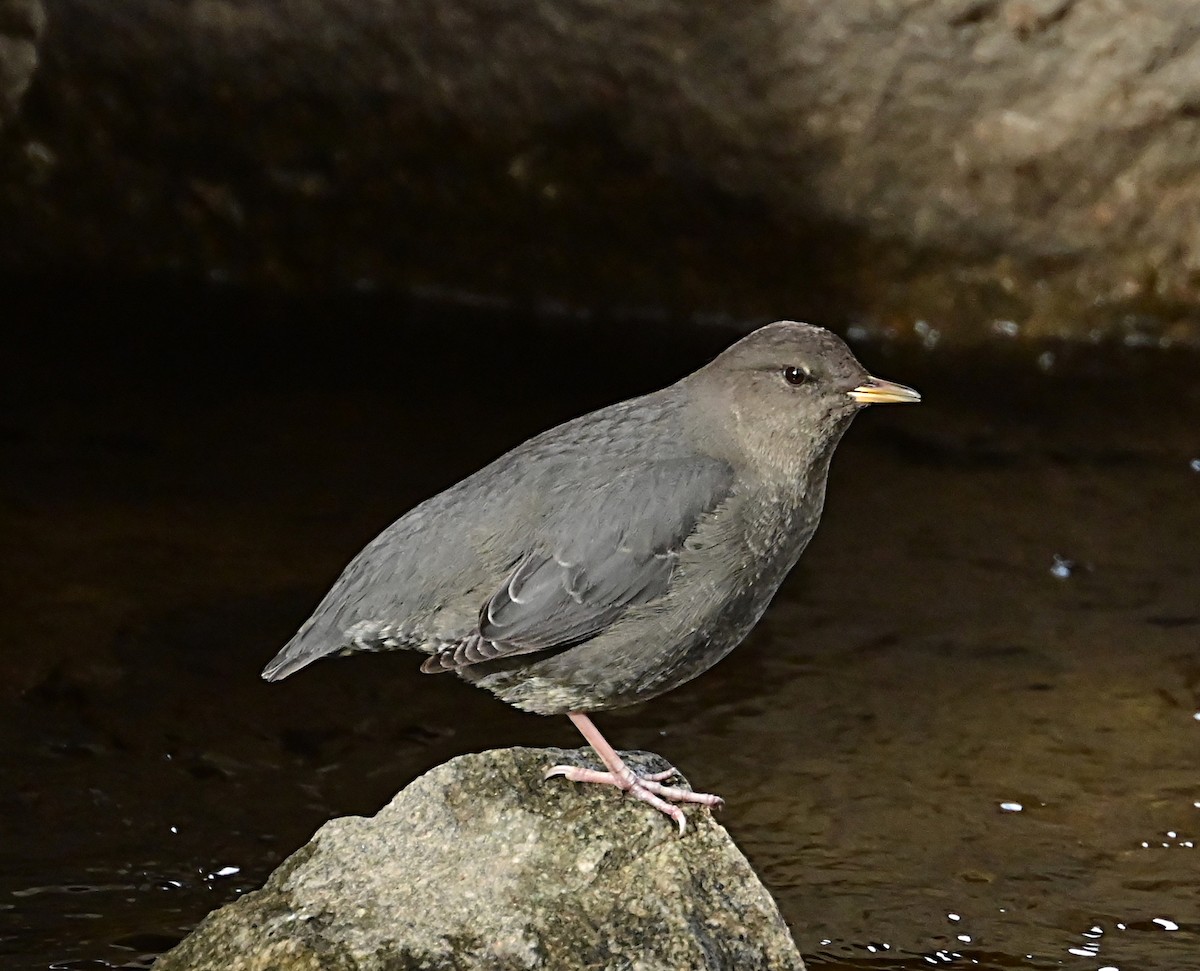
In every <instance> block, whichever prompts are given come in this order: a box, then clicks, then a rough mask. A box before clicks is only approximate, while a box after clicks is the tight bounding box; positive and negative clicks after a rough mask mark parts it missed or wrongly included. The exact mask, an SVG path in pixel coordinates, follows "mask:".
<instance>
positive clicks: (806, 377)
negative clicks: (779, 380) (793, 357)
mask: <svg viewBox="0 0 1200 971" xmlns="http://www.w3.org/2000/svg"><path fill="white" fill-rule="evenodd" d="M783 380H784V381H786V382H787V383H788V384H804V383H805V382H808V381H811V380H812V372H811V371H809V370H808V368H802V367H795V366H794V365H791V366H788V367H785V368H784V369H783Z"/></svg>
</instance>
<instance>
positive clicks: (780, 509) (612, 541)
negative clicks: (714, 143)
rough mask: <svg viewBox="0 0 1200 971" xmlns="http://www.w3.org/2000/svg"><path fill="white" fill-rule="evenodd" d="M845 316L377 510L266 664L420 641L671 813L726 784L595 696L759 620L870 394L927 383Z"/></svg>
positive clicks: (288, 666) (738, 353) (720, 646)
mask: <svg viewBox="0 0 1200 971" xmlns="http://www.w3.org/2000/svg"><path fill="white" fill-rule="evenodd" d="M920 400H921V398H920V395H919V394H917V392H915V391H913V390H911V389H910V388H906V387H904V386H902V385H898V384H893V383H891V382H888V381H882V380H880V379H878V378H874V377H871V375H869V374H868V373H867V372H866V370H865V369H864V368H863V367H862V365H861V364H859V363H858V361H857V360H855V358H854V355H853V354H851V353H850V349H849V348H848V347H846V345H845V344H844V343H843V342H842V341H841V340H840V339H839V338H838V337H836V336H835V335H833V334H831V333H830V332H829V331H826V330H823V329H822V328H820V327H814V326H811V325H809V324H801V323H794V322H791V321H780V322H777V323H774V324H769V325H768V326H766V327H763V328H761V329H759V330H756V331H754V332H753V333H752V334H750V335H749V336H747V337H745V338H743V339H742V340H740V341H738V342H737V343H736V344H734V345H733V346H732V347H730V348H728V349H727V350H725V351H724V352H723V353H722V354H721V355H720V356H718V357H717V358H716V359H715V360H714V361H712V362H711V363H710V364H708V365H707V366H705V367H703V368H701V369H700V370H698V371H696V372H695V373H693V374H689V375H688V376H687V377H685V378H683V379H682V380H680V381H677V382H676V383H675V384H672V385H671V386H670V387H667V388H663V389H662V390H661V391H655V392H653V393H652V394H648V395H644V396H642V397H640V398H633V399H631V400H629V401H622V402H620V403H618V404H614V405H609V406H608V407H606V408H601V409H600V410H599V411H594V412H592V413H591V414H588V415H584V416H583V417H581V418H576V419H574V420H573V421H569V422H566V423H565V424H563V425H559V426H558V427H557V428H552V429H550V430H549V431H547V432H543V433H542V434H540V435H537V436H535V437H534V438H531V439H529V441H527V442H525V443H524V444H522V445H518V446H517V447H516V448H514V449H513V450H512V451H510V452H508V453H507V454H505V455H502V456H500V458H498V459H496V460H495V461H494V462H492V463H491V464H490V465H488V466H485V467H484V468H482V469H480V470H479V471H478V472H476V473H475V474H474V475H471V476H468V477H467V478H466V479H463V480H462V481H461V482H459V483H458V484H457V485H454V486H451V487H450V488H449V489H447V490H446V491H445V492H442V493H440V494H439V495H436V496H434V497H433V498H432V499H428V500H426V501H425V502H423V503H421V504H420V505H418V506H417V507H416V508H414V509H412V510H411V511H410V512H408V513H407V514H406V515H404V516H402V517H401V518H400V519H398V520H397V521H396V522H394V523H393V524H392V525H391V526H389V527H388V528H387V529H385V530H384V531H383V532H382V533H380V535H379V536H378V537H376V538H375V539H374V540H373V541H372V542H371V543H370V544H368V545H367V547H366V548H365V549H364V550H363V551H362V552H361V553H359V554H358V556H356V557H355V558H354V559H353V560H352V561H351V562H350V565H349V566H347V567H346V569H345V570H344V571H343V573H342V575H341V576H340V577H339V578H338V580H337V582H336V583H335V584H334V585H333V589H331V590H330V591H329V593H328V594H327V595H326V596H325V599H324V600H322V601H321V603H320V605H319V606H318V607H317V609H316V611H315V612H314V613H313V615H312V616H311V617H310V618H309V619H308V620H307V621H306V622H305V623H304V626H303V627H301V628H300V630H299V632H298V633H297V634H296V636H295V637H293V638H292V639H291V640H290V641H289V642H288V643H287V645H286V646H285V647H284V648H283V650H281V651H280V652H279V654H278V655H276V657H275V658H274V659H273V660H272V661H271V663H270V664H268V665H267V667H266V669H265V670H264V671H263V677H264V678H266V679H267V680H268V681H278V680H279V679H281V678H286V677H287V676H288V675H289V674H292V673H293V672H295V671H298V670H299V669H300V668H302V667H305V666H306V665H308V664H310V663H312V662H313V661H315V660H317V659H318V658H323V657H327V656H331V655H338V654H351V653H356V652H359V651H392V650H414V651H420V652H422V653H424V654H427V655H428V658H427V659H426V660H425V662H424V663H423V664H422V665H421V670H422V671H424V672H426V673H429V674H437V673H441V672H445V671H453V672H454V673H455V674H457V675H458V676H459V677H461V678H463V679H464V680H466V681H470V682H472V683H474V684H477V685H479V686H480V687H481V688H486V689H487V690H488V691H491V692H492V693H493V694H495V695H497V696H498V697H499V698H501V699H502V700H503V701H506V702H508V703H509V704H510V705H515V706H516V707H517V708H520V709H522V710H524V711H530V712H536V713H538V714H542V715H559V714H566V715H567V716H568V717H570V719H571V721H572V722H574V723H575V725H576V727H577V728H578V729H579V730H580V732H582V733H583V736H584V738H586V739H587V740H588V742H589V743H590V744H591V746H592V748H593V749H595V751H596V754H597V755H598V756H599V757H600V760H601V762H602V763H603V764H604V766H605V770H606V771H598V770H593V769H584V768H579V767H577V766H566V765H558V766H554V767H553V768H552V769H550V770H549V771H548V772H547V773H546V775H547V778H549V777H550V776H555V775H561V776H565V777H566V778H567V779H570V780H572V781H576V782H597V783H603V784H606V785H612V786H616V787H617V788H619V789H622V790H624V791H626V792H628V793H631V794H632V795H634V796H636V797H637V798H639V799H641V800H643V801H645V802H647V803H649V804H650V805H652V806H654V807H655V808H657V809H659V810H661V811H662V812H663V813H665V814H666V815H667V816H669V817H670V818H671V819H673V820H674V821H675V822H676V824H677V825H678V826H679V830H680V832H681V833H682V832H683V830H684V828H685V825H686V823H685V817H684V814H683V811H682V810H681V809H680V808H679V806H677V805H675V803H677V802H693V803H699V804H702V805H707V806H718V805H720V804H721V799H720V798H719V797H717V796H713V795H709V794H707V793H699V792H691V791H688V790H685V789H681V788H678V787H673V786H669V785H664V780H665V779H667V778H668V777H669V776H671V775H672V774H673V773H672V772H664V773H658V774H657V775H647V776H639V775H637V774H635V773H634V772H633V771H632V770H630V769H629V768H628V767H627V766H626V765H625V764H624V762H622V760H621V759H620V757H619V756H618V755H617V753H616V751H615V750H614V749H613V748H612V746H611V745H609V744H608V742H607V741H605V739H604V737H603V736H602V735H601V734H600V732H599V731H598V730H597V728H596V726H595V725H594V724H593V723H592V721H591V719H590V718H589V717H588V714H589V713H591V712H595V711H603V710H605V709H609V708H619V707H622V706H624V705H632V704H635V703H636V702H639V701H645V700H646V699H647V698H653V697H655V696H656V695H660V694H662V693H663V692H665V691H669V690H671V689H672V688H674V687H677V686H678V685H681V684H683V683H684V682H685V681H690V680H691V679H692V678H694V677H696V676H697V675H698V674H701V673H702V672H704V671H706V670H708V669H709V668H710V667H712V666H713V665H714V664H716V663H717V661H719V660H721V658H723V657H724V656H725V655H726V654H728V653H729V652H730V651H731V650H732V649H733V648H734V647H736V646H737V644H738V643H739V642H740V641H741V640H742V639H743V638H744V637H745V636H746V634H747V633H749V631H750V629H751V628H752V627H753V626H754V625H755V623H757V622H758V619H759V617H761V616H762V613H763V611H764V610H765V609H766V607H767V604H768V603H769V602H770V600H771V598H772V597H773V596H774V594H775V591H776V590H777V589H778V588H779V585H780V583H781V582H782V581H783V578H784V576H786V575H787V572H788V571H789V570H790V569H791V568H792V566H793V565H794V564H795V562H796V560H797V559H798V558H799V556H800V554H801V553H802V552H803V550H804V547H805V546H806V545H807V544H808V541H809V540H810V539H811V538H812V535H813V532H814V531H815V530H816V528H817V521H818V520H819V519H820V516H821V508H822V506H823V504H824V501H825V482H826V478H827V476H828V473H829V461H830V458H831V457H832V455H833V450H834V448H835V446H836V445H837V443H838V441H839V440H840V439H841V437H842V435H843V433H844V432H845V431H846V429H847V427H848V426H849V425H850V421H851V419H852V418H853V417H854V415H855V414H856V413H857V412H858V411H859V410H860V409H861V408H862V407H863V406H864V405H869V404H878V403H884V402H916V401H920Z"/></svg>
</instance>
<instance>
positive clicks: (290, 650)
mask: <svg viewBox="0 0 1200 971" xmlns="http://www.w3.org/2000/svg"><path fill="white" fill-rule="evenodd" d="M312 628H313V624H312V622H311V621H309V622H308V623H306V624H305V625H304V626H303V627H301V628H300V630H298V631H297V632H296V636H295V637H293V638H292V639H291V640H290V641H288V642H287V643H286V644H284V645H283V649H282V650H280V652H279V653H278V654H276V655H275V656H274V657H273V658H271V661H270V663H269V664H268V665H267V666H266V667H265V668H263V670H262V676H263V680H264V681H282V680H283V679H284V678H286V677H287V676H288V675H289V674H295V673H296V672H297V671H299V670H300V669H301V668H306V667H308V666H309V665H310V664H312V663H313V661H318V660H320V659H321V658H323V657H325V656H326V655H327V654H329V653H331V652H330V651H329V650H328V649H323V647H324V645H323V644H322V642H321V640H320V639H319V638H316V639H314V638H313V637H312V636H311V634H312ZM332 653H336V651H335V652H332Z"/></svg>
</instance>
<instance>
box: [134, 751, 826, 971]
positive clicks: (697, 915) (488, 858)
mask: <svg viewBox="0 0 1200 971" xmlns="http://www.w3.org/2000/svg"><path fill="white" fill-rule="evenodd" d="M587 757H588V755H587V750H580V751H562V750H558V749H521V748H513V749H503V750H497V751H491V752H484V753H481V754H478V755H464V756H462V757H460V758H456V759H453V760H451V761H450V762H447V763H446V764H444V765H441V766H438V767H437V768H435V769H433V770H432V771H430V772H428V773H426V774H425V775H424V776H422V777H421V778H419V779H417V780H416V781H415V782H413V783H412V784H411V785H409V786H408V787H407V788H405V789H404V790H402V791H401V792H400V793H399V794H398V795H397V796H396V797H395V798H394V799H393V800H392V802H391V803H390V804H389V805H388V806H386V807H385V808H384V809H383V810H381V811H380V812H379V814H378V815H376V816H375V817H374V818H372V819H366V818H362V817H346V818H343V819H335V820H333V821H332V822H330V823H327V824H326V825H325V826H323V827H322V828H321V829H320V830H319V831H318V832H317V834H316V836H314V837H313V839H312V840H311V841H310V842H309V843H308V845H307V846H304V847H303V848H301V849H300V850H299V851H297V852H296V853H294V854H293V855H292V856H291V857H290V858H289V859H287V860H286V861H285V862H284V863H283V864H282V865H281V866H280V867H279V868H278V869H277V870H276V871H275V873H274V874H272V875H271V877H270V879H269V880H268V881H267V884H266V886H265V887H264V888H263V889H262V890H259V891H257V892H255V893H251V894H248V895H247V896H245V897H243V898H242V899H240V900H238V901H237V902H235V903H233V904H231V905H229V906H227V907H223V908H222V909H220V910H218V911H216V912H215V913H213V914H210V915H209V916H208V917H207V918H206V919H205V920H204V921H203V923H201V924H200V926H199V927H198V928H197V929H196V930H195V931H194V932H193V933H192V934H191V935H190V936H189V937H188V938H187V939H185V940H184V941H183V943H181V944H180V945H179V946H178V947H176V948H175V949H174V950H173V951H171V952H169V953H168V954H166V955H164V956H163V957H162V958H160V959H159V961H158V962H157V963H156V964H155V969H156V971H185V969H186V971H200V969H213V971H216V969H220V971H250V969H264V971H265V969H279V971H291V969H318V968H319V969H322V971H368V969H370V971H376V969H378V971H383V969H387V971H400V969H409V968H412V969H417V968H420V969H423V971H441V969H446V971H449V969H455V971H466V969H475V968H479V969H484V968H486V969H489V971H492V969H556V971H570V969H575V968H579V969H582V968H589V969H599V968H604V969H610V968H611V969H630V971H633V969H637V971H682V969H693V968H694V969H711V968H722V969H724V968H728V969H737V971H753V969H756V968H762V969H767V968H770V969H772V971H787V969H796V971H803V968H804V964H803V962H802V961H801V958H800V954H799V952H798V951H797V950H796V946H795V944H794V943H793V942H792V938H791V936H790V934H789V933H788V929H787V926H786V925H785V923H784V921H783V918H782V917H781V916H780V914H779V910H778V909H777V908H776V906H775V902H774V901H773V900H772V899H771V896H770V894H768V893H767V891H766V889H765V888H764V887H763V886H762V884H761V883H760V882H759V880H758V878H757V877H756V876H755V874H754V872H753V870H751V868H750V865H749V863H748V862H747V861H746V858H745V857H744V856H743V855H742V854H741V852H740V851H739V850H738V849H737V847H736V846H735V845H734V843H733V841H732V840H731V839H730V837H729V834H728V833H726V831H725V829H724V828H723V827H722V826H721V825H720V824H718V823H717V822H715V821H714V820H713V819H712V817H711V815H710V814H709V813H708V812H707V811H706V810H698V809H694V808H692V809H689V810H688V819H689V822H690V823H691V825H690V827H689V829H688V832H687V835H686V836H684V837H683V838H682V839H681V838H679V837H678V836H677V835H676V834H675V830H674V827H673V826H671V825H670V824H669V823H668V821H667V820H665V819H664V818H662V817H661V816H660V815H659V814H658V813H657V812H655V811H654V810H652V809H650V808H649V807H647V806H645V805H643V804H641V803H638V802H636V801H634V800H629V799H623V798H622V797H620V796H619V795H618V794H617V793H616V792H614V791H613V790H611V789H606V788H601V787H593V786H587V787H584V786H578V785H572V784H570V783H567V782H564V781H562V780H556V781H554V782H548V783H544V782H543V781H542V772H543V771H544V769H546V768H547V767H548V766H550V765H551V764H553V763H555V762H559V761H570V762H578V761H580V760H586V759H587ZM624 757H625V758H626V759H627V760H628V761H629V762H630V764H631V765H634V766H636V767H637V768H639V769H646V770H649V771H655V770H657V769H661V768H665V767H666V763H665V762H663V761H662V759H660V758H659V757H658V756H656V755H651V754H648V753H624Z"/></svg>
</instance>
